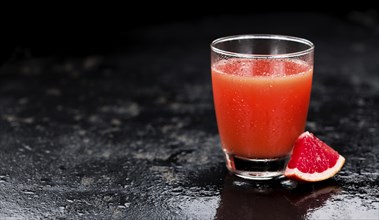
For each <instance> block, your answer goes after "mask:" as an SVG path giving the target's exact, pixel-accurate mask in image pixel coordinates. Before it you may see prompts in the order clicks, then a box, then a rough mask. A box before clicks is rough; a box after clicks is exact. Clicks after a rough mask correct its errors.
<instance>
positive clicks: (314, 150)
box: [284, 131, 345, 182]
mask: <svg viewBox="0 0 379 220" xmlns="http://www.w3.org/2000/svg"><path fill="white" fill-rule="evenodd" d="M344 163H345V158H344V157H343V156H341V155H340V154H339V153H338V152H337V151H335V150H334V149H333V148H331V147H330V146H328V145H327V144H325V143H324V142H322V141H321V140H320V139H318V138H317V137H316V136H314V135H313V134H312V133H309V132H308V131H306V132H304V133H303V134H301V135H300V136H299V137H298V139H297V140H296V142H295V145H294V148H293V152H292V156H291V159H290V161H289V162H288V165H287V169H286V171H285V173H284V175H285V176H286V177H288V178H290V179H295V180H299V181H306V182H317V181H322V180H326V179H329V178H330V177H332V176H334V175H335V174H336V173H337V172H338V171H340V169H341V168H342V166H343V164H344Z"/></svg>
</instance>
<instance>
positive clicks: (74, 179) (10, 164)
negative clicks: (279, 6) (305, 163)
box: [0, 13, 379, 219]
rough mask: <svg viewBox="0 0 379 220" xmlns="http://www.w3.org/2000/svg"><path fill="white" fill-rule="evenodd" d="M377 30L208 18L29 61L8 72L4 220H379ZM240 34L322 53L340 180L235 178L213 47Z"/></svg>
mask: <svg viewBox="0 0 379 220" xmlns="http://www.w3.org/2000/svg"><path fill="white" fill-rule="evenodd" d="M370 16H371V17H370ZM362 18H363V19H362ZM370 19H371V23H370V22H368V23H367V22H365V21H367V20H368V21H370ZM375 19H377V17H375V16H374V17H373V16H372V14H358V15H357V14H354V13H353V14H351V16H348V17H347V18H346V19H340V18H336V17H331V16H328V15H318V14H292V15H289V14H276V15H274V14H267V15H255V16H253V15H252V16H231V17H214V18H207V17H204V18H201V19H199V20H195V21H191V22H185V21H183V22H173V23H167V24H161V25H159V24H157V25H154V26H147V27H145V28H139V29H138V28H137V29H134V30H132V31H129V32H125V33H124V32H122V33H119V34H118V35H117V36H115V39H114V40H113V39H111V38H108V39H107V40H108V41H109V42H99V44H102V48H107V47H108V43H109V48H108V49H107V51H106V52H102V53H95V52H94V53H90V54H80V55H76V54H69V53H68V54H65V55H63V56H62V55H60V56H53V55H51V56H50V55H49V56H47V55H44V54H43V53H41V54H40V55H38V56H33V55H31V56H29V57H28V56H27V55H28V54H33V50H34V48H31V49H30V48H29V49H28V48H21V49H20V48H19V49H18V51H16V52H15V53H16V55H15V56H14V57H20V56H21V57H24V58H23V59H10V60H9V61H7V62H6V63H5V64H3V65H2V68H1V70H0V114H1V118H0V218H1V219H4V218H6V217H10V218H11V217H13V218H15V219H41V218H49V219H50V218H53V219H54V218H68V219H94V218H98V219H111V218H113V219H168V218H173V219H236V218H238V219H379V171H378V170H379V169H378V168H379V163H378V155H379V135H378V134H379V130H378V129H379V128H378V123H379V115H378V109H379V40H378V39H379V24H378V20H375ZM326 24H327V27H328V28H327V30H326V29H325V28H326ZM240 33H279V34H287V35H295V36H299V37H305V38H307V39H309V40H311V41H313V42H314V43H315V44H316V52H315V54H316V57H315V75H314V83H313V90H312V99H311V105H310V112H309V117H308V123H307V129H308V130H310V131H312V132H314V133H315V134H316V135H317V136H318V137H319V138H321V139H322V140H324V141H325V142H326V143H328V144H330V145H331V146H333V147H334V148H335V149H336V150H338V151H339V152H340V153H341V154H342V155H343V156H345V158H346V164H345V166H344V167H343V169H342V170H341V172H340V173H338V174H337V175H336V176H335V177H334V178H332V179H330V180H328V181H324V182H321V183H312V184H301V183H295V182H290V181H287V180H284V181H282V182H272V183H259V182H258V183H256V182H251V181H246V180H243V179H240V178H237V177H234V176H231V175H230V174H228V173H227V171H226V168H225V165H224V158H223V155H222V152H221V149H220V146H219V145H220V143H219V139H218V134H217V126H216V121H215V116H214V109H213V102H212V95H211V82H210V72H209V69H210V67H209V46H208V45H209V42H210V41H211V40H213V39H215V38H217V37H221V36H225V35H231V34H240ZM78 50H79V49H78ZM74 51H75V50H74ZM17 53H18V54H17ZM25 54H26V55H25ZM25 57H27V58H25Z"/></svg>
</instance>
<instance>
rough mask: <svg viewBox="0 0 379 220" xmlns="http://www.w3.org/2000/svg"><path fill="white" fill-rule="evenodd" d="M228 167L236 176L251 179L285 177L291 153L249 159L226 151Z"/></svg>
mask: <svg viewBox="0 0 379 220" xmlns="http://www.w3.org/2000/svg"><path fill="white" fill-rule="evenodd" d="M225 157H226V167H227V168H228V170H229V171H230V172H231V173H233V174H234V175H236V176H239V177H242V178H244V179H250V180H274V179H281V178H283V177H284V176H283V173H284V171H285V169H286V166H287V162H288V160H289V155H288V156H284V157H278V158H271V159H249V158H244V157H239V156H236V155H233V154H228V153H227V152H225Z"/></svg>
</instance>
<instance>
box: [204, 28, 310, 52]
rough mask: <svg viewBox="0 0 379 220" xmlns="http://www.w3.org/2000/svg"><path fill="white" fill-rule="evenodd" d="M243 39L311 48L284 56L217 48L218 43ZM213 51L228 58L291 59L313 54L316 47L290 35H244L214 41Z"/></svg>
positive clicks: (307, 41)
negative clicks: (268, 40) (273, 41)
mask: <svg viewBox="0 0 379 220" xmlns="http://www.w3.org/2000/svg"><path fill="white" fill-rule="evenodd" d="M241 39H272V40H285V41H292V42H297V43H301V44H304V45H307V46H308V47H309V48H307V49H304V50H300V51H297V52H292V53H282V54H254V53H238V52H231V51H227V50H223V49H219V48H217V47H216V45H217V44H218V43H222V42H227V41H233V40H241ZM210 46H211V49H212V51H214V52H216V53H219V54H222V55H226V56H233V57H240V58H291V57H298V56H302V55H306V54H309V53H311V52H312V51H313V50H314V48H315V46H314V44H313V43H312V42H311V41H309V40H307V39H304V38H300V37H293V36H288V35H277V34H243V35H231V36H226V37H221V38H217V39H216V40H214V41H212V43H211V44H210Z"/></svg>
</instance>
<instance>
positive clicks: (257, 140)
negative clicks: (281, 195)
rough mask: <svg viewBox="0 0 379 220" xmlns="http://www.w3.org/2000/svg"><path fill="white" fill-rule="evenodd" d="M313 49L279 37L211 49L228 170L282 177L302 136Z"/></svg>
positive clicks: (240, 39)
mask: <svg viewBox="0 0 379 220" xmlns="http://www.w3.org/2000/svg"><path fill="white" fill-rule="evenodd" d="M313 48H314V46H313V44H312V43H311V42H309V41H308V40H305V39H301V38H296V37H289V36H279V35H240V36H231V37H224V38H220V39H217V40H215V41H213V42H212V44H211V68H212V88H213V98H214V104H215V109H216V116H217V124H218V130H219V133H220V138H221V143H222V148H223V150H224V153H225V156H226V160H227V167H228V169H229V170H230V171H231V172H232V173H234V174H236V175H237V176H240V177H244V178H248V179H259V180H263V179H272V178H275V177H278V176H281V175H282V174H283V170H284V168H285V166H286V162H287V160H288V157H289V154H290V153H291V150H292V146H293V143H294V141H295V140H296V138H297V137H298V136H299V135H300V134H301V133H302V132H303V131H304V127H305V121H306V118H307V112H308V105H309V98H310V91H311V85H312V74H313Z"/></svg>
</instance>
